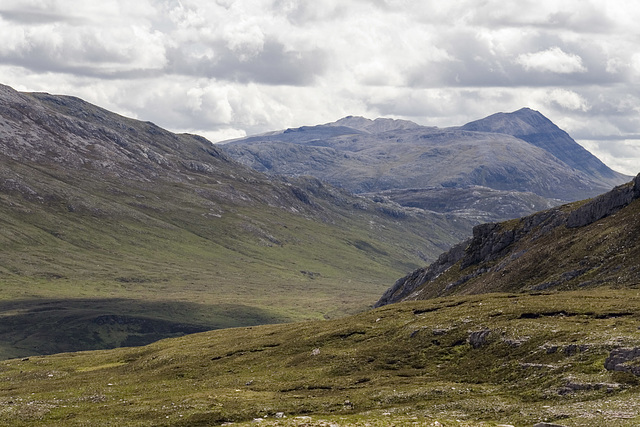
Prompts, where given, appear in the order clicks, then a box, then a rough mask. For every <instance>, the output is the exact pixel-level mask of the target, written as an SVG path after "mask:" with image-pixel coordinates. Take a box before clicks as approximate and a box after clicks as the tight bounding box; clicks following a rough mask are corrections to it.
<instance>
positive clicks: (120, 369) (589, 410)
mask: <svg viewBox="0 0 640 427" xmlns="http://www.w3.org/2000/svg"><path fill="white" fill-rule="evenodd" d="M639 303H640V294H639V293H638V292H637V291H605V290H594V291H590V292H559V293H548V294H538V295H530V294H490V295H483V296H467V297H449V298H441V299H434V300H429V301H417V302H408V303H400V304H392V305H389V306H385V307H382V308H380V309H376V310H372V311H368V312H366V313H362V314H359V315H356V316H352V317H348V318H342V319H334V320H327V321H310V322H304V323H295V324H283V325H264V326H258V327H245V328H235V329H225V330H219V331H211V332H205V333H200V334H194V335H189V336H185V337H182V338H174V339H168V340H163V341H159V342H156V343H153V344H151V345H148V346H146V347H137V348H120V349H114V350H108V351H92V352H84V353H68V354H58V355H53V356H44V357H29V358H25V359H14V360H8V361H4V362H0V378H1V381H0V384H1V385H0V404H1V405H0V408H2V409H0V423H2V424H4V425H29V426H37V425H57V424H60V423H64V424H65V425H87V424H91V425H127V426H138V425H140V426H142V425H154V426H156V425H185V426H194V425H203V426H204V425H220V424H223V423H229V422H234V423H238V424H239V425H243V424H242V423H245V422H246V423H248V424H249V423H253V422H254V419H256V418H262V419H263V421H262V422H263V424H265V425H281V426H287V425H303V424H304V425H330V424H335V425H365V423H368V425H403V424H407V425H411V423H413V422H419V423H420V424H421V425H430V424H431V423H434V422H435V421H438V422H439V423H441V424H443V425H463V426H464V425H487V426H490V425H492V426H495V425H498V424H509V425H532V424H534V423H536V422H540V421H543V420H546V421H549V422H552V421H555V422H557V423H560V424H562V425H567V426H577V425H580V426H601V425H614V426H618V425H620V426H622V425H637V423H638V422H639V421H640V405H638V401H639V400H638V397H639V395H638V394H639V392H640V387H639V384H640V380H638V379H637V377H635V376H634V375H632V374H631V373H626V372H618V371H608V370H606V369H605V368H604V362H605V359H606V358H607V357H608V356H609V353H610V351H611V350H612V349H613V348H618V347H637V346H640V333H639V332H638V326H637V325H638V321H639V320H640V314H638V313H637V310H636V308H637V307H638V304H639ZM276 415H277V416H278V417H279V418H276ZM285 417H286V418H285ZM299 417H303V418H299ZM433 425H436V424H433Z"/></svg>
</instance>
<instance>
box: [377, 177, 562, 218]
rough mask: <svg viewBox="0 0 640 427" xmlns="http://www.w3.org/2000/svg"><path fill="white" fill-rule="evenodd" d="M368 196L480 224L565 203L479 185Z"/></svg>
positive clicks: (411, 190)
mask: <svg viewBox="0 0 640 427" xmlns="http://www.w3.org/2000/svg"><path fill="white" fill-rule="evenodd" d="M365 195H368V196H369V197H371V198H373V199H374V200H389V201H393V202H396V203H398V204H400V205H402V206H408V207H414V208H421V209H425V210H430V211H434V212H440V213H447V214H453V215H457V216H460V217H464V218H466V219H468V220H471V221H474V222H476V223H478V224H481V223H485V222H496V221H502V220H505V219H511V218H519V217H522V216H525V215H529V214H530V213H531V212H537V211H541V210H544V209H549V208H552V207H554V206H557V205H559V204H561V203H560V202H559V201H557V200H552V199H547V198H544V197H542V196H538V195H537V194H534V193H530V192H524V191H504V190H494V189H491V188H488V187H482V186H478V185H471V186H465V187H429V188H409V189H399V190H386V191H381V192H379V193H365Z"/></svg>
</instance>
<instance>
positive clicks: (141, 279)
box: [0, 86, 470, 358]
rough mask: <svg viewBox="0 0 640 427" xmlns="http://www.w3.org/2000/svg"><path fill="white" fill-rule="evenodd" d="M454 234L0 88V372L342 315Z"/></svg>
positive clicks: (87, 110) (310, 183) (431, 218)
mask: <svg viewBox="0 0 640 427" xmlns="http://www.w3.org/2000/svg"><path fill="white" fill-rule="evenodd" d="M425 225H426V226H425ZM468 230H470V224H469V223H466V222H465V221H464V220H462V219H460V218H457V217H454V216H448V215H440V214H434V213H427V212H423V211H421V210H418V209H405V208H402V207H400V206H399V205H397V204H395V203H392V202H384V201H378V202H374V201H371V200H369V199H366V198H363V197H354V196H352V195H350V194H348V193H346V192H344V191H342V190H338V189H335V188H333V187H331V186H329V185H326V184H323V183H321V182H319V181H318V180H315V179H309V178H289V179H285V178H277V177H268V176H265V175H263V174H261V173H258V172H255V171H253V170H251V169H250V168H247V167H244V166H242V165H240V164H238V163H236V162H235V161H233V160H232V159H231V158H229V157H228V156H227V155H226V154H224V153H223V152H222V151H221V150H220V149H219V148H217V147H216V146H214V145H212V144H211V143H210V142H209V141H207V140H205V139H204V138H201V137H198V136H195V135H176V134H173V133H171V132H168V131H166V130H164V129H161V128H160V127H158V126H156V125H154V124H152V123H149V122H142V121H137V120H132V119H129V118H126V117H122V116H120V115H117V114H114V113H111V112H109V111H107V110H104V109H102V108H99V107H97V106H94V105H91V104H89V103H87V102H84V101H82V100H80V99H78V98H73V97H66V96H54V95H50V94H45V93H19V92H16V91H14V90H13V89H11V88H9V87H6V86H0V285H1V287H2V295H1V296H0V316H1V318H2V322H0V358H6V357H17V356H26V355H31V354H44V353H52V352H60V351H72V350H80V349H95V348H109V347H114V346H120V345H133V344H144V343H148V342H151V341H153V340H156V339H159V338H162V337H167V336H178V335H181V334H184V333H189V332H194V331H202V330H207V329H213V328H221V327H232V326H243V325H255V324H262V323H275V322H286V321H293V320H302V319H314V318H315V319H318V318H323V317H334V316H340V315H344V314H347V313H355V312H358V311H361V310H363V309H365V308H367V307H368V306H370V305H371V304H372V303H373V302H375V300H376V299H377V296H378V295H379V294H380V293H381V292H382V291H383V290H384V288H385V287H386V286H387V284H388V283H389V281H391V280H393V278H394V276H395V277H397V276H400V275H402V274H405V273H406V271H410V270H412V269H413V268H416V267H418V266H419V265H421V264H423V263H424V262H425V261H426V260H432V259H435V256H436V255H437V254H438V253H439V252H441V251H442V250H445V249H446V248H447V247H450V246H451V245H453V244H454V243H455V241H456V240H458V239H460V238H462V237H463V236H465V235H467V233H468Z"/></svg>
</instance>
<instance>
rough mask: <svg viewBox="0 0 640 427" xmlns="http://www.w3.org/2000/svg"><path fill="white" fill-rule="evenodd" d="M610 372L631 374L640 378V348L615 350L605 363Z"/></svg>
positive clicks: (610, 353)
mask: <svg viewBox="0 0 640 427" xmlns="http://www.w3.org/2000/svg"><path fill="white" fill-rule="evenodd" d="M604 368H605V369H606V370H608V371H620V372H630V373H632V374H633V375H638V376H640V347H634V348H615V349H613V350H611V352H609V357H607V358H606V360H605V361H604Z"/></svg>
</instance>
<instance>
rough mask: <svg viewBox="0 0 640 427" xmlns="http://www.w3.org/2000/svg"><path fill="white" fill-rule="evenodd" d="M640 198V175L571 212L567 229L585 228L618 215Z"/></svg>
mask: <svg viewBox="0 0 640 427" xmlns="http://www.w3.org/2000/svg"><path fill="white" fill-rule="evenodd" d="M638 198H640V175H638V176H636V177H635V179H634V180H633V181H632V182H631V183H629V184H625V185H620V186H618V187H616V188H614V189H613V190H612V191H610V192H608V193H606V194H602V195H600V196H598V197H596V198H595V199H593V200H591V201H589V202H587V203H586V204H584V205H583V206H581V207H579V208H578V209H576V210H574V211H573V212H571V214H570V215H569V218H567V227H583V226H585V225H588V224H591V223H593V222H595V221H597V220H599V219H602V218H604V217H606V216H609V215H611V214H614V213H616V212H617V211H619V210H620V209H622V208H623V207H625V206H627V205H628V204H629V203H631V202H632V201H634V200H635V199H638Z"/></svg>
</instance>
